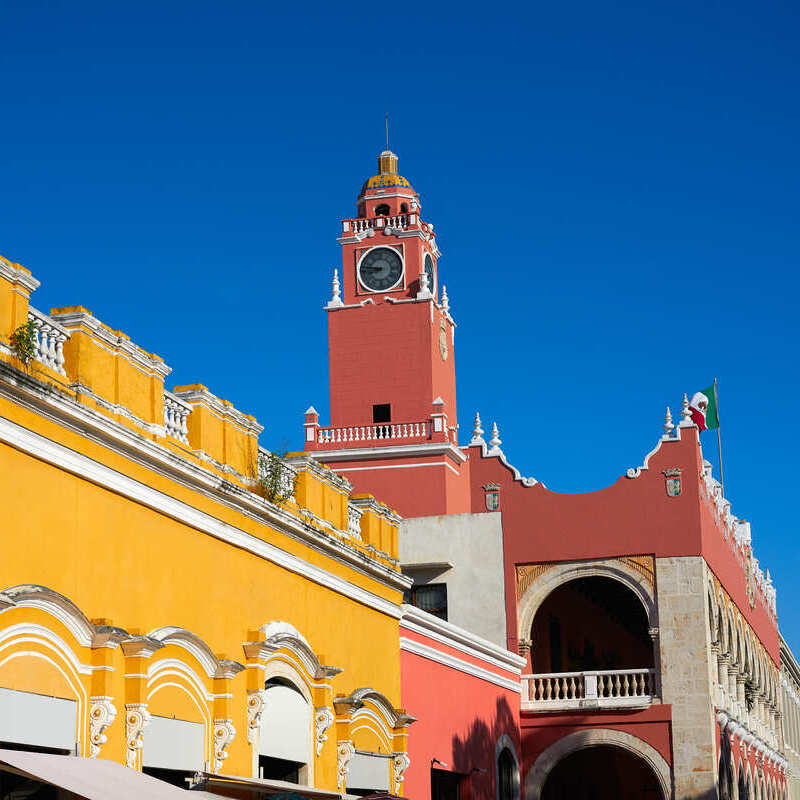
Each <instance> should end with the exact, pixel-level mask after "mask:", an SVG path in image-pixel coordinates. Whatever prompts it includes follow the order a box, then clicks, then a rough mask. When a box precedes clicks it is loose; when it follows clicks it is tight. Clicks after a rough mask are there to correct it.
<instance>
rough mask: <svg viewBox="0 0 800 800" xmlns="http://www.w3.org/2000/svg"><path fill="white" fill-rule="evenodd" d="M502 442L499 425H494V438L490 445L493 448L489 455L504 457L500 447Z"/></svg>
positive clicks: (490, 449) (490, 440)
mask: <svg viewBox="0 0 800 800" xmlns="http://www.w3.org/2000/svg"><path fill="white" fill-rule="evenodd" d="M502 443H503V442H502V440H501V439H500V433H499V431H498V430H497V423H496V422H493V423H492V438H491V439H489V444H490V445H491V447H490V448H489V453H488V455H490V456H501V455H503V451H502V450H501V449H500V445H501V444H502Z"/></svg>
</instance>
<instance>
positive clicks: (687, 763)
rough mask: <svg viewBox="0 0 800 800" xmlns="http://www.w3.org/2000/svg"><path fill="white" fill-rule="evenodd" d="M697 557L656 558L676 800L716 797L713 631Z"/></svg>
mask: <svg viewBox="0 0 800 800" xmlns="http://www.w3.org/2000/svg"><path fill="white" fill-rule="evenodd" d="M706 569H707V568H706V565H705V562H704V560H703V558H702V557H701V556H684V557H671V558H657V559H656V586H657V587H658V595H657V596H658V620H659V637H658V638H659V642H660V656H661V659H660V660H661V693H662V700H663V702H664V703H670V704H671V705H672V736H673V738H672V741H673V780H674V791H675V798H678V800H684V798H693V800H706V798H714V797H716V780H717V763H716V749H717V748H716V745H717V742H716V739H717V736H716V723H715V720H714V708H713V697H712V681H713V677H714V676H713V672H714V671H716V670H717V669H718V665H717V664H716V663H713V664H712V660H711V631H710V629H709V624H708V611H707V609H706V603H707V599H706V591H705V585H706Z"/></svg>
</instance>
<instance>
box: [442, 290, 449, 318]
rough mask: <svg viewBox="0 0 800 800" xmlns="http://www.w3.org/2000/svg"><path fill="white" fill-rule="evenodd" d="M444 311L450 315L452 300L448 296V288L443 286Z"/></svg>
mask: <svg viewBox="0 0 800 800" xmlns="http://www.w3.org/2000/svg"><path fill="white" fill-rule="evenodd" d="M442 309H444V311H445V312H446V313H447V314H449V313H450V298H449V297H448V296H447V287H446V286H442Z"/></svg>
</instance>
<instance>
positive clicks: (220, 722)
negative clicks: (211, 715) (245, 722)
mask: <svg viewBox="0 0 800 800" xmlns="http://www.w3.org/2000/svg"><path fill="white" fill-rule="evenodd" d="M235 736H236V728H234V727H233V721H232V720H229V719H215V720H214V772H219V771H220V770H221V769H222V762H223V761H225V759H226V758H227V757H228V745H230V743H231V742H232V741H233V740H234V737H235Z"/></svg>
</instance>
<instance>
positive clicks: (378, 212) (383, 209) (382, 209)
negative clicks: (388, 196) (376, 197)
mask: <svg viewBox="0 0 800 800" xmlns="http://www.w3.org/2000/svg"><path fill="white" fill-rule="evenodd" d="M390 211H391V209H390V208H389V205H388V203H383V204H381V205H379V206H375V216H376V217H388V216H389V214H390Z"/></svg>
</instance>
